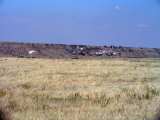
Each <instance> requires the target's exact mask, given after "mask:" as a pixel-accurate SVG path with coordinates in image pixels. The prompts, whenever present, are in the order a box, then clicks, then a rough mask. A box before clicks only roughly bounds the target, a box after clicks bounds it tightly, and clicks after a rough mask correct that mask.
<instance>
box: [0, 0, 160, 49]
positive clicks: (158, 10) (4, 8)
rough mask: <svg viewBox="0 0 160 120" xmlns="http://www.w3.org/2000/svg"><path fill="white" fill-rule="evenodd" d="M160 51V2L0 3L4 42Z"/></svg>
mask: <svg viewBox="0 0 160 120" xmlns="http://www.w3.org/2000/svg"><path fill="white" fill-rule="evenodd" d="M5 40H7V41H19V42H50V43H68V44H94V45H104V44H105V45H107V44H109V45H110V44H113V45H124V46H135V47H160V0H0V41H5Z"/></svg>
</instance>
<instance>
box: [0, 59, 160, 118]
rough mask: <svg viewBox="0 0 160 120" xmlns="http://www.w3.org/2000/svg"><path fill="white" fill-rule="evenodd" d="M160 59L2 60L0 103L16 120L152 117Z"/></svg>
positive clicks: (158, 100) (157, 104)
mask: <svg viewBox="0 0 160 120" xmlns="http://www.w3.org/2000/svg"><path fill="white" fill-rule="evenodd" d="M159 81H160V59H107V60H104V59H102V60H62V59H61V60H49V59H18V58H7V59H6V58H0V103H1V104H3V106H4V107H5V108H6V109H7V110H9V111H11V113H12V118H13V120H150V119H152V118H153V117H154V115H156V112H157V110H158V109H160V94H159V92H160V87H159V86H160V83H159Z"/></svg>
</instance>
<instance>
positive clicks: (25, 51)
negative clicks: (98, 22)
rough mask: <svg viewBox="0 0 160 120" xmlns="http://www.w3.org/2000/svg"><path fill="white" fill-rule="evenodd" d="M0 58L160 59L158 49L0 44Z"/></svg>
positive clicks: (159, 50)
mask: <svg viewBox="0 0 160 120" xmlns="http://www.w3.org/2000/svg"><path fill="white" fill-rule="evenodd" d="M0 57H18V58H52V59H61V58H62V59H63V58H72V59H79V58H160V49H159V48H134V47H122V46H89V45H65V44H47V43H16V42H0Z"/></svg>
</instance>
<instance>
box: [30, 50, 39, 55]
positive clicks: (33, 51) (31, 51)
mask: <svg viewBox="0 0 160 120" xmlns="http://www.w3.org/2000/svg"><path fill="white" fill-rule="evenodd" d="M34 53H37V51H35V50H30V51H28V54H29V55H33V54H34Z"/></svg>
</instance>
